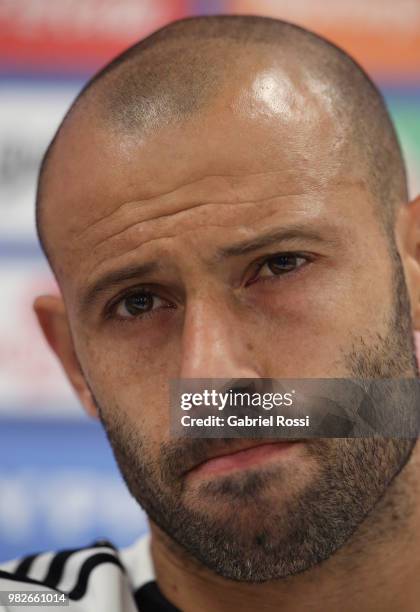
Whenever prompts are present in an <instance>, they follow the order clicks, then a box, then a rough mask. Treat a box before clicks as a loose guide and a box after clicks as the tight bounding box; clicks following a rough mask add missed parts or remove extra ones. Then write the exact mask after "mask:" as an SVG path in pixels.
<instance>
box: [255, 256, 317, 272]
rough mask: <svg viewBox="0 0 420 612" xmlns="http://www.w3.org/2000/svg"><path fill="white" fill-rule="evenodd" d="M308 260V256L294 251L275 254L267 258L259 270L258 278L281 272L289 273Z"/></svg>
mask: <svg viewBox="0 0 420 612" xmlns="http://www.w3.org/2000/svg"><path fill="white" fill-rule="evenodd" d="M306 262H307V258H306V257H303V255H298V254H296V255H295V254H293V253H290V254H289V253H283V254H280V255H275V256H274V257H270V259H267V260H266V261H265V262H264V263H263V264H262V266H261V267H260V269H259V271H258V275H257V277H258V278H265V277H269V276H280V275H281V274H287V273H288V272H293V271H294V270H296V269H297V268H300V267H301V266H302V265H303V264H305V263H306Z"/></svg>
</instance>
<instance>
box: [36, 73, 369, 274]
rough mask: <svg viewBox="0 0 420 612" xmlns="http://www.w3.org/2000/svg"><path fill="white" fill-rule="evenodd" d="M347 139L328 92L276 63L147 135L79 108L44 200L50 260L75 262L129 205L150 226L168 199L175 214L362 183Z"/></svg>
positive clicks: (64, 264)
mask: <svg viewBox="0 0 420 612" xmlns="http://www.w3.org/2000/svg"><path fill="white" fill-rule="evenodd" d="M146 128H147V126H146ZM350 134H351V131H350V127H349V126H348V125H347V124H346V122H343V120H342V113H341V110H340V108H338V107H337V99H336V96H335V94H334V92H333V91H332V90H331V89H329V88H328V87H326V86H325V85H324V84H322V83H320V82H319V81H316V80H315V79H313V78H311V76H310V75H305V74H304V73H299V72H298V73H296V72H294V73H293V74H292V75H291V74H290V73H289V72H287V73H286V72H285V71H284V70H281V69H279V68H278V67H276V68H273V67H267V66H265V67H264V69H260V70H257V71H249V73H247V74H245V75H242V76H241V78H240V79H238V82H236V83H234V84H232V86H231V87H230V88H228V89H227V90H226V91H223V92H221V93H220V95H219V96H216V98H215V99H214V100H213V101H212V103H211V105H210V106H209V107H208V108H207V109H205V110H202V111H201V112H199V113H197V114H196V115H193V116H191V117H189V118H183V119H182V120H181V121H174V122H173V123H170V124H168V125H163V126H159V127H156V126H155V125H153V127H152V128H151V129H150V130H147V129H143V130H138V131H137V130H132V131H127V130H125V131H124V130H122V129H121V126H120V125H119V123H118V122H110V121H105V120H104V119H103V118H102V117H101V116H100V113H99V112H98V109H97V108H96V107H95V103H94V102H92V103H90V104H87V105H85V106H82V108H81V109H80V110H78V111H76V112H74V113H73V114H72V116H71V117H70V119H69V121H68V122H67V124H66V126H65V128H64V129H63V132H62V134H61V136H60V138H59V141H58V143H57V147H56V150H55V152H54V155H53V159H52V164H51V169H50V171H49V173H48V181H47V187H46V189H45V196H44V199H43V206H44V207H45V209H46V215H45V218H46V226H47V227H46V229H47V234H48V241H49V244H51V249H52V251H53V254H54V255H53V259H55V261H56V262H57V264H58V266H59V268H62V269H63V270H64V268H66V267H67V266H68V265H69V264H70V265H73V263H74V259H76V258H78V257H79V258H80V257H83V253H82V252H81V250H82V246H83V249H86V248H88V243H86V241H81V239H80V238H81V236H82V234H83V235H84V236H89V228H92V227H99V225H101V226H102V227H104V226H105V225H106V224H104V223H101V221H103V220H104V219H105V220H106V219H107V218H109V219H110V220H112V219H113V218H114V213H118V214H120V212H121V211H124V210H128V208H129V207H127V206H125V205H126V204H129V203H130V202H138V203H139V206H138V207H137V208H139V207H140V206H142V205H143V204H149V206H148V212H147V213H146V219H147V220H150V219H151V218H153V216H154V214H155V213H154V211H153V208H152V207H151V206H154V205H155V206H156V216H157V217H158V216H159V214H161V213H160V212H159V211H160V209H159V204H162V203H163V204H164V203H165V202H166V203H167V205H168V206H169V208H168V209H166V211H167V212H168V211H172V212H173V209H172V208H171V206H175V208H176V207H177V206H179V205H181V206H185V207H191V208H193V207H195V206H196V205H197V204H200V203H205V202H212V201H213V202H220V203H222V202H224V201H225V202H226V203H235V202H237V201H245V200H247V201H252V200H253V199H255V200H257V201H259V200H264V199H267V198H270V197H271V196H274V195H278V196H280V197H281V196H288V195H289V196H290V195H293V194H298V193H299V194H305V193H307V194H309V193H312V194H313V193H315V192H316V191H317V190H320V189H323V188H325V187H326V186H328V187H329V188H330V187H332V188H334V186H336V185H338V184H342V183H343V181H345V182H347V183H349V182H350V183H351V182H352V181H356V182H357V181H360V180H363V178H364V177H363V168H362V167H359V166H358V165H357V163H355V159H356V157H357V155H356V147H355V145H354V143H353V142H352V139H351V137H350ZM124 206H125V208H124ZM118 211H119V212H118ZM165 214H166V213H165ZM235 215H236V213H235ZM93 239H94V238H93V236H92V240H93ZM72 258H73V262H71V259H72Z"/></svg>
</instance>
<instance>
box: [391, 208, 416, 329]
mask: <svg viewBox="0 0 420 612" xmlns="http://www.w3.org/2000/svg"><path fill="white" fill-rule="evenodd" d="M396 239H397V245H398V250H399V252H400V254H401V259H402V262H403V266H404V271H405V276H406V281H407V288H408V292H409V295H410V302H411V317H412V320H413V325H414V328H415V329H416V330H420V196H417V198H415V199H414V200H413V201H411V202H409V203H408V204H405V205H404V206H402V207H401V209H400V210H399V212H398V218H397V223H396Z"/></svg>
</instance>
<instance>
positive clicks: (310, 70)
mask: <svg viewBox="0 0 420 612" xmlns="http://www.w3.org/2000/svg"><path fill="white" fill-rule="evenodd" d="M257 73H258V74H259V75H260V91H259V92H257V97H258V96H259V97H260V98H261V97H262V98H265V101H266V102H267V103H268V105H271V106H272V107H273V106H274V107H275V106H276V105H277V110H278V111H281V107H282V105H283V107H284V108H283V113H282V112H278V113H277V120H278V121H287V120H288V115H293V114H294V115H295V120H296V121H295V125H296V127H297V129H299V130H303V129H304V127H305V124H306V123H308V122H309V120H310V119H311V116H314V114H315V113H317V112H318V113H319V110H320V107H323V108H322V111H323V113H324V118H325V119H326V118H327V117H328V115H329V116H332V117H333V118H334V123H335V129H336V135H335V138H333V139H331V149H330V151H329V153H330V155H331V156H332V158H333V157H334V156H335V154H336V150H337V149H338V148H339V147H342V145H343V142H344V141H347V143H346V146H347V148H348V151H349V154H348V158H349V163H357V164H359V165H361V166H363V167H364V168H365V175H366V180H367V182H368V184H369V187H370V189H371V191H372V194H373V195H374V197H375V199H376V203H377V207H378V211H379V212H380V215H381V217H382V218H383V219H384V220H385V221H386V222H387V224H388V226H389V225H390V222H392V219H393V211H394V209H395V206H396V205H397V204H398V203H401V202H404V201H406V200H407V197H408V194H407V181H406V175H405V168H404V162H403V159H402V155H401V150H400V147H399V143H398V139H397V136H396V133H395V130H394V127H393V125H392V122H391V119H390V117H389V114H388V111H387V109H386V106H385V103H384V101H383V98H382V96H381V94H380V92H379V91H378V89H377V88H376V87H375V85H374V84H373V83H372V81H371V80H370V79H369V77H368V76H367V75H366V73H365V72H364V71H363V70H362V69H361V67H360V66H359V65H358V64H357V63H356V62H355V61H354V60H353V59H352V58H350V57H349V56H348V55H347V54H346V53H345V52H344V51H342V50H341V49H339V48H337V47H336V46H334V45H333V44H331V43H329V42H328V41H326V40H325V39H323V38H321V37H319V36H317V35H315V34H314V33H311V32H309V31H307V30H304V29H303V28H300V27H297V26H295V25H292V24H289V23H286V22H282V21H279V20H275V19H269V18H264V17H252V16H213V17H195V18H191V19H185V20H181V21H177V22H174V23H171V24H169V25H168V26H166V27H164V28H162V29H161V30H158V31H157V32H155V33H154V34H152V35H151V36H149V37H147V38H146V39H144V40H142V41H140V42H138V43H137V44H135V45H133V46H132V47H130V48H129V49H127V50H126V51H125V52H123V53H122V54H121V55H119V56H118V57H117V58H116V59H114V60H113V61H112V62H111V63H110V64H108V65H107V66H105V68H103V69H102V70H101V71H100V72H99V73H97V74H96V75H95V76H94V77H93V78H92V79H91V80H90V81H89V82H88V83H87V85H86V86H85V87H84V89H83V90H82V91H81V93H80V94H79V95H78V97H77V98H76V100H75V102H74V103H73V105H72V106H71V108H70V110H69V111H68V113H67V115H66V117H65V118H64V120H63V122H62V124H61V125H60V127H59V129H58V130H57V133H56V136H55V137H54V139H53V141H52V143H51V144H50V146H49V148H48V150H47V152H46V154H45V156H44V159H43V162H42V165H41V169H40V174H39V183H38V194H37V228H38V232H39V236H40V240H41V243H42V244H43V246H44V249H45V250H46V251H47V252H48V254H49V255H50V252H49V246H47V245H49V237H48V222H47V221H46V217H47V211H46V210H44V209H45V206H44V204H43V201H44V199H45V198H44V195H45V192H46V190H47V189H48V183H49V180H48V177H49V175H50V174H51V173H52V172H54V158H55V157H56V156H58V155H69V152H68V151H66V147H65V142H66V139H65V138H63V136H64V135H65V133H66V132H68V131H70V129H72V130H77V129H78V126H79V127H80V126H81V125H82V122H81V118H82V117H85V118H86V117H89V125H90V126H91V127H92V129H95V128H97V129H98V130H99V129H101V130H102V129H107V130H109V131H110V133H113V134H115V135H117V136H118V137H122V136H127V137H130V136H132V135H133V134H135V135H136V137H137V138H147V137H148V135H150V134H153V133H155V132H156V131H159V130H162V129H165V128H170V126H174V125H181V124H182V123H183V122H187V121H188V120H189V119H190V118H191V117H197V116H200V114H201V115H202V114H205V113H206V112H207V110H208V109H211V108H212V107H214V108H216V107H217V101H218V100H221V99H223V100H224V101H225V107H226V106H229V105H231V106H232V105H234V104H235V102H234V99H235V95H234V94H233V93H232V92H234V91H235V90H236V91H237V92H238V91H241V90H242V94H243V92H244V90H245V89H246V88H247V87H248V88H249V90H250V95H252V93H253V92H252V91H251V90H252V88H254V93H256V92H255V83H256V81H255V79H254V80H253V81H252V78H248V77H249V75H255V74H257ZM264 74H266V75H268V76H267V78H265V79H264ZM229 92H230V93H229ZM245 96H246V94H245ZM285 101H286V103H285ZM258 113H260V109H256V115H258ZM322 121H323V117H322V116H321V114H320V115H319V125H320V131H321V132H322V129H323V126H322ZM325 129H326V130H328V129H329V127H328V126H327V125H326V126H325ZM61 140H63V143H61V146H58V145H59V143H60V141H61ZM70 155H71V153H70ZM356 157H357V162H356ZM53 206H54V204H53V205H52V207H53Z"/></svg>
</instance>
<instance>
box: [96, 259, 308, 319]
mask: <svg viewBox="0 0 420 612" xmlns="http://www.w3.org/2000/svg"><path fill="white" fill-rule="evenodd" d="M280 257H294V258H295V259H304V260H305V262H304V263H303V264H301V265H300V266H298V267H296V268H294V269H293V270H290V271H287V272H283V273H282V274H277V275H276V274H274V273H273V275H272V276H268V277H267V278H261V279H260V280H258V275H259V273H260V272H261V270H262V269H263V268H264V266H265V265H267V264H268V263H270V262H271V261H273V260H275V259H277V258H280ZM312 261H313V257H311V256H310V255H309V254H308V253H296V252H281V253H274V254H272V255H269V256H265V258H264V259H263V260H261V261H260V262H256V266H257V269H256V273H255V274H254V276H253V277H252V279H251V281H249V282H248V283H247V284H246V286H250V285H253V284H254V283H255V282H264V283H265V282H271V281H276V280H278V278H279V277H281V276H289V275H291V274H296V273H298V272H299V270H300V269H301V268H302V267H306V265H307V264H308V263H311V262H312ZM139 295H146V296H151V297H152V298H156V297H157V298H159V296H158V295H157V294H155V293H153V290H152V289H148V288H147V287H142V288H139V289H135V288H134V289H132V290H131V291H128V292H127V293H125V294H123V295H120V296H119V297H117V298H116V299H115V300H113V301H112V302H111V303H110V304H109V305H107V306H106V308H105V318H106V319H113V320H115V321H117V322H119V323H129V322H132V321H136V320H137V319H142V320H144V319H148V318H149V317H152V316H154V312H155V310H153V309H152V310H148V311H145V312H143V313H141V314H138V315H132V316H130V317H121V316H118V315H117V314H116V311H117V309H118V306H119V305H120V304H122V303H123V302H124V300H126V299H128V298H130V297H132V296H139ZM160 299H163V298H160ZM164 308H165V309H172V308H175V307H174V306H165V307H164ZM157 310H162V308H158V309H157Z"/></svg>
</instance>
